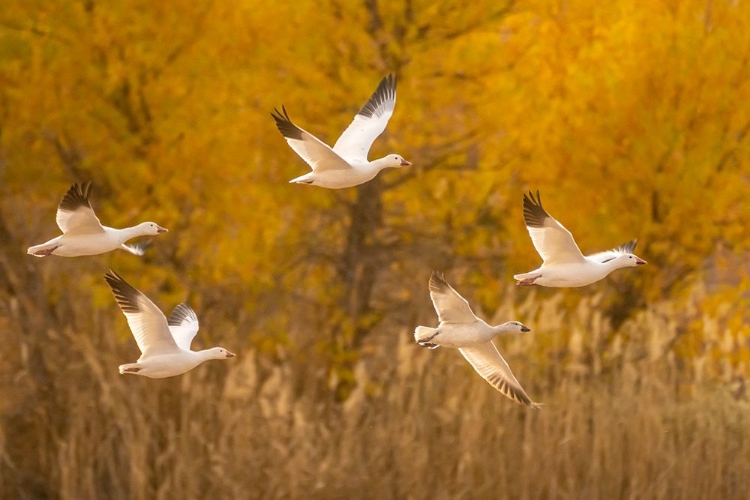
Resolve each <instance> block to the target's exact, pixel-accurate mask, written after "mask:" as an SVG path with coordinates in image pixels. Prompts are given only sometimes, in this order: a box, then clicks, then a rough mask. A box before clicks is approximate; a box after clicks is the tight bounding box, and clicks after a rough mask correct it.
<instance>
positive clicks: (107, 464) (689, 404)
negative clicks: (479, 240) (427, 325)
mask: <svg viewBox="0 0 750 500" xmlns="http://www.w3.org/2000/svg"><path fill="white" fill-rule="evenodd" d="M508 293H509V294H513V293H515V292H514V291H513V290H512V289H511V290H509V292H508ZM545 300H546V301H545V303H544V305H543V307H541V308H539V307H537V306H535V304H534V303H533V302H532V298H529V300H527V301H525V302H522V303H520V305H518V306H516V307H515V310H514V306H512V305H509V306H506V307H504V308H502V309H501V310H498V311H496V312H495V316H497V317H498V318H501V317H510V316H513V317H518V318H523V319H524V321H525V322H527V323H528V324H530V325H532V326H533V327H534V334H533V335H529V336H525V337H513V338H510V337H509V338H507V339H502V340H501V341H500V343H499V344H500V346H501V349H502V350H503V352H504V353H506V354H507V358H508V360H509V363H510V365H511V366H512V367H513V368H514V370H515V372H516V375H517V376H518V378H519V380H521V382H522V384H523V385H524V386H525V387H526V389H527V392H529V394H530V395H531V396H532V397H533V398H534V399H536V400H538V401H541V402H543V403H545V407H544V408H543V409H542V410H541V411H530V410H527V409H526V408H524V407H521V406H519V405H516V404H513V403H511V402H510V401H508V400H506V399H505V398H503V397H501V396H499V395H498V394H497V393H496V392H494V391H493V390H492V388H491V387H490V386H489V385H488V384H486V383H484V382H483V381H482V380H481V379H480V378H479V377H478V376H476V374H475V373H473V372H472V371H471V369H470V367H469V366H468V364H467V363H465V362H464V361H463V359H462V358H461V356H460V355H459V354H458V353H457V352H454V351H450V350H446V349H438V350H436V351H428V350H424V349H420V348H418V347H416V346H415V345H414V344H413V343H412V341H411V331H410V330H409V329H405V328H404V329H401V330H400V331H393V330H390V331H385V329H384V330H383V331H381V332H379V333H378V334H377V335H375V336H374V337H373V338H372V339H371V343H370V344H368V346H367V348H366V349H365V350H364V355H363V359H362V361H361V363H360V365H359V366H358V371H359V373H358V377H359V380H360V381H361V384H360V386H359V388H358V389H357V391H356V392H355V393H354V395H353V396H352V397H351V398H350V399H349V400H348V401H347V402H346V403H344V404H343V405H338V404H335V403H333V402H331V398H329V397H325V393H324V391H325V383H324V382H322V381H325V373H324V372H323V371H322V370H321V369H320V368H319V367H317V365H316V364H315V363H299V362H294V361H291V360H287V361H285V362H271V361H270V360H269V359H267V357H264V356H261V355H259V354H257V353H255V352H253V351H247V352H241V353H240V357H239V358H237V360H236V362H226V363H218V362H214V363H207V364H206V365H204V366H202V367H199V368H198V369H196V370H194V371H193V372H191V373H188V374H186V375H185V376H182V377H178V378H175V379H167V380H150V379H144V378H139V377H123V376H119V375H118V374H117V371H116V366H117V365H118V363H120V362H122V361H126V360H128V359H129V357H132V356H133V346H132V345H130V344H121V343H119V342H117V341H116V340H115V339H114V336H113V335H112V334H111V332H112V331H113V330H116V329H118V328H120V327H121V326H122V325H119V326H114V325H115V323H116V321H118V320H121V318H120V317H117V316H114V317H111V316H112V315H111V314H110V312H111V311H103V312H101V313H100V314H97V315H95V316H93V317H89V318H88V321H90V323H91V328H92V331H93V332H94V333H93V334H91V335H88V334H84V333H82V332H81V331H75V330H74V329H73V328H71V329H69V330H66V331H64V332H62V333H60V334H57V335H52V336H51V337H50V339H51V340H48V341H49V342H58V343H59V344H60V345H65V344H68V343H69V344H70V345H71V346H72V350H70V351H69V352H67V354H66V355H65V360H64V362H62V363H59V364H58V365H56V366H55V368H54V370H52V371H51V373H50V377H51V379H52V380H51V381H50V383H51V384H52V385H53V386H54V388H55V392H54V393H51V394H49V400H40V399H29V398H26V397H25V391H26V390H27V388H28V387H30V384H31V383H32V382H31V381H30V380H29V377H30V375H29V374H28V373H26V372H25V371H24V370H21V369H19V370H18V371H13V370H9V369H5V370H4V371H3V372H2V375H3V377H4V379H3V380H4V383H3V384H2V388H0V400H2V401H4V403H3V404H2V406H0V409H1V410H2V412H1V413H0V414H1V415H2V420H1V421H0V422H1V423H2V425H1V426H0V492H1V493H0V498H7V499H18V498H65V499H73V498H75V499H95V498H105V497H106V498H112V499H144V500H145V499H173V498H180V499H199V498H227V499H231V498H237V499H247V498H313V499H315V498H320V499H324V498H325V499H330V498H372V499H389V498H393V499H396V498H398V499H415V500H416V499H428V498H429V499H441V498H451V499H455V498H493V499H497V498H514V499H516V498H520V499H534V498H559V499H566V498H570V499H579V498H601V499H643V498H649V499H670V500H671V499H691V500H692V499H698V498H711V499H714V498H722V499H740V498H746V495H747V491H750V461H749V460H748V457H750V404H748V401H747V400H746V399H744V398H735V397H733V396H732V395H731V393H730V392H731V391H730V386H729V385H728V384H725V383H723V382H721V380H720V379H719V378H716V377H713V378H709V377H705V378H706V379H707V380H714V382H709V381H706V382H702V383H701V384H696V383H694V379H695V372H696V368H695V367H692V366H686V365H685V362H684V361H683V360H680V359H678V358H677V357H676V356H674V355H673V354H671V351H670V350H669V349H668V348H667V346H669V345H670V342H672V341H673V340H674V339H675V338H677V337H678V336H679V334H680V331H681V324H682V323H681V320H680V318H683V313H684V314H688V313H689V311H687V310H685V311H682V312H681V313H676V312H675V311H674V310H673V309H672V306H670V305H663V306H660V307H655V308H653V309H651V310H649V311H644V312H642V313H640V314H639V315H638V316H637V317H636V318H635V319H634V320H632V321H631V322H629V323H626V324H625V325H624V326H623V328H622V330H621V332H620V333H619V334H617V335H615V334H614V332H611V331H610V329H609V326H608V323H607V321H606V320H604V319H603V318H602V317H601V315H600V314H599V313H598V312H597V311H598V308H597V307H596V305H597V300H599V298H598V297H597V296H593V297H590V298H587V299H585V300H583V301H582V302H581V303H580V304H579V305H578V307H577V308H576V309H575V310H574V311H573V312H568V311H566V310H565V309H564V308H563V307H562V306H561V305H560V303H559V299H555V298H551V299H545ZM509 303H511V302H510V301H509ZM425 314H427V312H425ZM2 326H3V327H5V326H10V325H5V324H3V325H2ZM4 331H6V332H7V330H4ZM237 335H238V333H237V332H231V331H230V332H228V333H227V337H226V338H228V339H230V340H231V338H232V337H233V336H235V337H236V336H237ZM6 337H7V334H6ZM3 340H8V339H7V338H6V339H3ZM386 340H387V342H386ZM5 345H8V344H7V343H6V344H5ZM13 355H14V353H13V350H12V349H11V353H10V356H13ZM8 356H9V355H8V351H7V350H6V358H7V357H8ZM530 360H535V361H534V362H533V363H532V362H530ZM704 371H705V370H704Z"/></svg>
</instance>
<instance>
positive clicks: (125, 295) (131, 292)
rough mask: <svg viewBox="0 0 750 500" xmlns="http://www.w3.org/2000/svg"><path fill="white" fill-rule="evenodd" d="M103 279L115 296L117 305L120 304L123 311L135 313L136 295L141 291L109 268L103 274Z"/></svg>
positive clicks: (136, 308)
mask: <svg viewBox="0 0 750 500" xmlns="http://www.w3.org/2000/svg"><path fill="white" fill-rule="evenodd" d="M104 279H105V280H106V281H107V283H108V284H109V287H110V288H111V289H112V294H113V295H114V296H115V300H116V301H117V305H118V306H120V309H122V312H124V313H137V312H138V311H139V309H138V295H140V293H141V292H139V291H138V290H136V289H135V288H133V286H132V285H130V284H129V283H128V282H127V281H125V280H124V279H122V276H120V275H119V274H117V273H116V272H114V271H113V270H111V269H110V270H109V272H107V273H106V274H105V275H104Z"/></svg>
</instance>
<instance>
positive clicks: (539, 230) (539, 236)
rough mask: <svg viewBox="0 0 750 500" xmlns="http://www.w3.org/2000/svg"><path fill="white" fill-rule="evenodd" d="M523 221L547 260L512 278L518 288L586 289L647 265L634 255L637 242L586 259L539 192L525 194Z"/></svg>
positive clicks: (537, 249)
mask: <svg viewBox="0 0 750 500" xmlns="http://www.w3.org/2000/svg"><path fill="white" fill-rule="evenodd" d="M523 218H524V221H525V222H526V229H528V230H529V235H531V241H532V243H534V248H536V251H537V252H539V255H541V257H542V259H543V260H544V262H543V264H542V266H541V267H540V268H539V269H536V270H534V271H531V272H529V273H524V274H516V275H515V276H513V278H515V279H516V280H517V283H516V284H517V285H524V286H531V285H541V286H549V287H577V286H586V285H589V284H591V283H594V282H596V281H599V280H600V279H603V278H604V277H605V276H607V275H608V274H609V273H611V272H612V271H614V270H615V269H620V268H621V267H634V266H638V265H641V264H646V261H645V260H643V259H641V258H640V257H637V256H636V255H634V254H633V250H635V245H636V243H637V242H638V240H632V241H630V242H628V243H625V244H624V245H620V246H619V247H617V248H613V249H612V250H607V251H605V252H600V253H595V254H592V255H588V256H584V255H583V254H582V253H581V251H580V250H579V249H578V245H576V242H575V240H574V239H573V235H572V234H570V231H568V230H567V229H565V227H564V226H563V225H562V224H560V223H559V222H557V221H556V220H555V219H553V218H552V217H551V216H550V215H549V214H548V213H547V212H546V211H545V210H544V208H542V201H541V198H540V197H539V191H537V193H536V198H534V194H533V193H532V192H531V191H529V194H528V195H526V194H524V195H523Z"/></svg>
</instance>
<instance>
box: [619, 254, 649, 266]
mask: <svg viewBox="0 0 750 500" xmlns="http://www.w3.org/2000/svg"><path fill="white" fill-rule="evenodd" d="M643 264H648V262H646V261H645V260H643V259H641V258H640V257H638V256H637V255H635V254H632V253H624V254H622V255H618V256H617V257H616V258H615V259H613V260H612V266H613V267H616V268H620V267H635V266H640V265H643Z"/></svg>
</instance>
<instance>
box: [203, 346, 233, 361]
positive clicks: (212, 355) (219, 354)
mask: <svg viewBox="0 0 750 500" xmlns="http://www.w3.org/2000/svg"><path fill="white" fill-rule="evenodd" d="M205 352H206V357H207V358H208V359H227V358H233V357H234V356H235V354H234V353H233V352H229V351H227V350H226V349H224V348H223V347H212V348H211V349H207V350H206V351H205Z"/></svg>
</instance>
